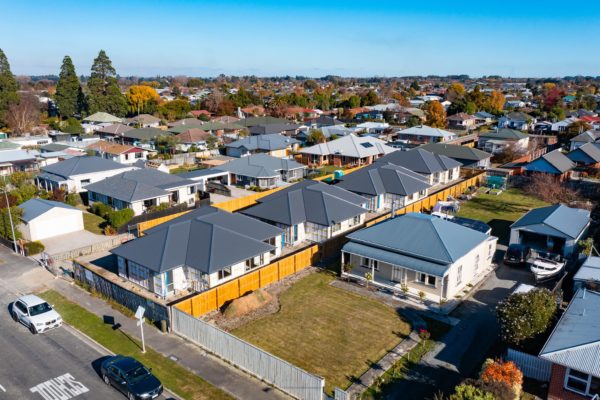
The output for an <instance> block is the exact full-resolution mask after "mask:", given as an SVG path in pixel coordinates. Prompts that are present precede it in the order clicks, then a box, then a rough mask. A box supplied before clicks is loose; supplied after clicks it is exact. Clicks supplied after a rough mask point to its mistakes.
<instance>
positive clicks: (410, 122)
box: [406, 115, 423, 128]
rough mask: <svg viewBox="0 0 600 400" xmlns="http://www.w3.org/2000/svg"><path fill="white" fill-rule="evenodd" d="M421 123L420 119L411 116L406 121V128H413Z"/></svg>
mask: <svg viewBox="0 0 600 400" xmlns="http://www.w3.org/2000/svg"><path fill="white" fill-rule="evenodd" d="M422 123H423V122H422V121H421V118H419V117H417V116H416V115H411V116H410V117H409V118H408V119H407V120H406V126H408V127H409V128H410V127H413V126H417V125H421V124H422Z"/></svg>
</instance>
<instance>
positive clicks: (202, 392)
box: [40, 290, 232, 400]
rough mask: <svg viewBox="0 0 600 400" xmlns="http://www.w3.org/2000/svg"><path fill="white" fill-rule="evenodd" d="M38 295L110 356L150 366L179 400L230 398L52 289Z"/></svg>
mask: <svg viewBox="0 0 600 400" xmlns="http://www.w3.org/2000/svg"><path fill="white" fill-rule="evenodd" d="M40 296H41V297H42V298H44V299H45V300H46V301H47V302H49V303H50V304H54V306H55V308H56V310H57V311H58V312H59V313H60V314H61V316H62V317H63V319H64V321H65V322H66V323H68V324H69V325H71V326H73V327H74V328H76V329H78V330H79V331H81V332H83V333H85V334H86V335H88V336H89V337H91V338H92V339H94V340H95V341H96V342H98V343H100V344H101V345H102V346H104V347H106V348H108V349H110V350H111V351H113V352H114V353H117V354H123V355H126V356H132V357H135V358H136V359H138V360H139V361H140V362H142V363H143V364H144V365H146V366H147V367H151V368H152V372H153V373H154V374H155V375H156V376H157V377H158V379H160V380H161V382H162V383H163V385H164V386H165V387H167V388H169V389H170V390H172V391H174V392H175V394H177V395H178V396H180V397H181V398H183V399H190V400H204V399H206V400H208V399H232V397H231V396H230V395H228V394H227V393H225V392H223V391H222V390H221V389H219V388H217V387H215V386H213V385H211V384H210V383H208V382H206V381H205V380H204V379H202V378H201V377H199V376H198V375H196V374H194V373H193V372H191V371H189V370H187V369H186V368H184V367H182V366H180V365H179V364H177V363H176V362H174V361H173V360H170V359H169V358H167V357H164V356H163V355H161V354H159V353H158V352H156V351H154V350H152V349H151V348H148V347H146V353H145V354H142V352H141V351H140V346H141V345H140V343H139V342H138V341H137V340H135V339H133V338H131V337H130V336H128V335H127V334H126V333H124V332H122V331H120V330H113V328H112V326H111V325H109V324H105V323H104V321H103V320H102V319H101V318H99V317H98V316H96V315H94V314H92V313H91V312H89V311H87V310H86V309H85V308H83V307H81V306H79V305H78V304H75V303H73V302H72V301H70V300H68V299H66V298H65V297H63V296H62V295H60V294H59V293H57V292H55V291H54V290H48V291H45V292H44V293H42V294H41V295H40Z"/></svg>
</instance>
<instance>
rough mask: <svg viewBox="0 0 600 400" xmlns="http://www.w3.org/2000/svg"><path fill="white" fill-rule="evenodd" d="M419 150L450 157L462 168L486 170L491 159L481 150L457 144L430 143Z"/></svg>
mask: <svg viewBox="0 0 600 400" xmlns="http://www.w3.org/2000/svg"><path fill="white" fill-rule="evenodd" d="M421 148H422V149H424V150H427V151H430V152H432V153H434V154H437V155H440V156H446V157H450V158H451V159H453V160H454V161H458V162H459V163H461V164H462V168H483V169H487V168H489V167H490V162H491V158H492V155H491V154H490V153H487V152H485V151H483V150H479V149H475V148H473V147H467V146H461V145H458V144H449V143H430V144H426V145H423V146H421Z"/></svg>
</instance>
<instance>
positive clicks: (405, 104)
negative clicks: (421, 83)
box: [392, 92, 410, 107]
mask: <svg viewBox="0 0 600 400" xmlns="http://www.w3.org/2000/svg"><path fill="white" fill-rule="evenodd" d="M392 98H393V99H394V100H396V101H397V102H398V104H399V105H401V106H402V107H410V101H408V99H407V98H406V97H404V95H403V94H402V93H400V92H395V93H394V94H392Z"/></svg>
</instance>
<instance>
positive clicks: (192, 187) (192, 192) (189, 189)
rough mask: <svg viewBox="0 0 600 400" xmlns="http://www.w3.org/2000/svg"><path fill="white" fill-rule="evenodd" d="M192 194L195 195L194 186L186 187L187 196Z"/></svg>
mask: <svg viewBox="0 0 600 400" xmlns="http://www.w3.org/2000/svg"><path fill="white" fill-rule="evenodd" d="M194 193H196V186H190V187H188V194H194Z"/></svg>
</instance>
